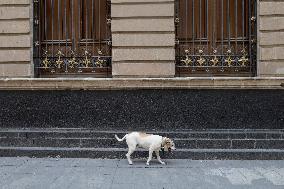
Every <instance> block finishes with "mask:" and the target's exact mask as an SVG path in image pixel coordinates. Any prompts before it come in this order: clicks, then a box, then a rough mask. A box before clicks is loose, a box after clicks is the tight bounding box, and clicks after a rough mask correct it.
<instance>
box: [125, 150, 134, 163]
mask: <svg viewBox="0 0 284 189" xmlns="http://www.w3.org/2000/svg"><path fill="white" fill-rule="evenodd" d="M135 148H136V147H133V146H129V149H128V153H127V154H126V157H127V160H128V163H129V165H132V164H133V162H132V161H131V159H130V156H131V154H132V153H133V152H134V151H135Z"/></svg>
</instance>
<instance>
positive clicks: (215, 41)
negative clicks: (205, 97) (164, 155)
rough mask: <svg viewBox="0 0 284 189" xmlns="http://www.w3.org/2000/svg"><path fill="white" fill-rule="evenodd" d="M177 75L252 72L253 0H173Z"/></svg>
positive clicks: (253, 47)
mask: <svg viewBox="0 0 284 189" xmlns="http://www.w3.org/2000/svg"><path fill="white" fill-rule="evenodd" d="M175 6H176V18H175V24H176V75H177V76H253V75H255V70H256V8H257V7H256V0H176V2H175Z"/></svg>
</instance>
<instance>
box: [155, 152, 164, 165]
mask: <svg viewBox="0 0 284 189" xmlns="http://www.w3.org/2000/svg"><path fill="white" fill-rule="evenodd" d="M155 153H156V156H157V159H158V161H159V162H160V163H161V164H163V165H165V164H166V163H165V162H163V161H162V160H161V157H160V153H159V150H156V151H155Z"/></svg>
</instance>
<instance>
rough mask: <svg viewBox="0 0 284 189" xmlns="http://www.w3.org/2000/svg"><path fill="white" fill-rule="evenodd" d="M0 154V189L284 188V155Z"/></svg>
mask: <svg viewBox="0 0 284 189" xmlns="http://www.w3.org/2000/svg"><path fill="white" fill-rule="evenodd" d="M145 161H146V160H145V159H143V160H134V165H132V166H130V165H128V164H127V161H126V160H125V159H122V160H105V159H100V160H98V159H61V158H42V159H40V158H6V157H5V158H0V189H128V188H129V189H140V188H141V189H274V188H277V189H284V161H224V160H211V161H198V160H165V161H166V162H167V165H160V164H158V162H157V161H156V160H152V162H151V163H152V164H151V165H150V166H146V165H145Z"/></svg>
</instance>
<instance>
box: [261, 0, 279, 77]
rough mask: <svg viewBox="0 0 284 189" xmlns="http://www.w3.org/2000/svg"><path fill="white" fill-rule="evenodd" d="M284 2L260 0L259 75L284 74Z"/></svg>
mask: <svg viewBox="0 0 284 189" xmlns="http://www.w3.org/2000/svg"><path fill="white" fill-rule="evenodd" d="M283 10H284V2H283V1H275V0H260V5H259V18H258V20H259V37H258V38H259V52H258V53H259V63H258V75H259V76H284V11H283Z"/></svg>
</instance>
